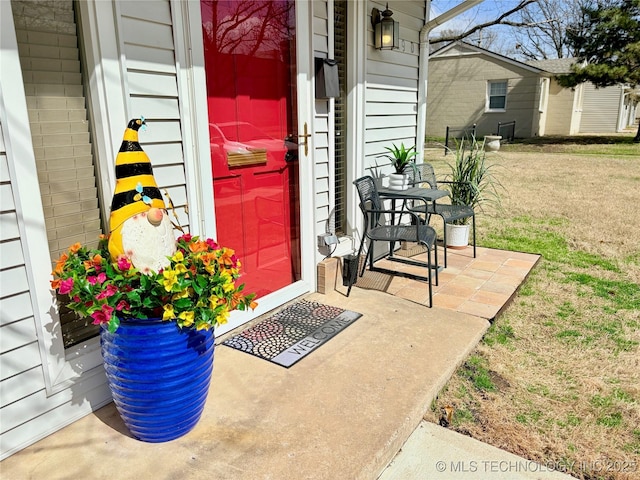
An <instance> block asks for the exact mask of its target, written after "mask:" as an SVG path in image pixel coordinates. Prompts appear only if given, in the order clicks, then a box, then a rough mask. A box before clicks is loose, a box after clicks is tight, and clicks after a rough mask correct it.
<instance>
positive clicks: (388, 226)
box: [347, 176, 438, 307]
mask: <svg viewBox="0 0 640 480" xmlns="http://www.w3.org/2000/svg"><path fill="white" fill-rule="evenodd" d="M353 183H354V185H355V186H356V189H357V190H358V195H359V197H360V210H361V211H362V214H363V215H364V231H363V234H362V241H361V242H360V248H359V249H358V255H357V258H358V259H360V258H361V257H362V251H363V249H364V244H365V242H366V241H367V240H368V244H369V245H368V248H367V259H366V260H365V261H364V262H362V268H361V270H360V272H359V276H360V277H362V276H363V275H364V272H365V270H366V267H367V261H368V263H369V270H371V271H375V272H382V273H387V274H390V275H399V276H405V277H409V278H413V279H418V280H426V281H427V283H428V284H429V307H432V306H433V288H432V281H431V280H432V273H431V272H432V271H434V272H435V280H436V285H437V284H438V251H437V248H436V231H435V230H434V229H433V227H431V226H429V225H426V224H425V223H424V222H421V221H420V219H419V218H418V215H417V214H416V213H414V212H411V211H409V210H407V209H399V210H397V209H396V210H394V209H386V208H385V207H384V205H383V200H384V197H382V196H381V195H379V194H378V190H377V188H376V185H375V182H374V180H373V177H371V176H364V177H361V178H359V179H357V180H355V181H354V182H353ZM407 200H411V201H414V202H416V203H417V202H420V201H421V202H423V203H425V202H424V200H423V199H421V198H420V197H407ZM402 203H403V204H404V203H405V202H402ZM425 208H426V207H425ZM405 215H407V216H409V217H411V224H406V223H404V224H403V223H402V217H403V216H405ZM375 242H385V243H387V244H389V254H388V255H387V257H386V258H388V259H389V260H393V261H396V262H401V263H406V264H409V265H418V266H424V267H426V269H427V275H426V276H422V275H414V274H409V273H405V272H401V271H397V270H390V269H385V268H381V267H376V266H374V263H375V262H376V261H377V260H378V259H375V260H374V254H373V246H374V244H375ZM395 242H398V243H399V242H415V243H418V244H421V245H424V246H425V247H426V248H427V260H426V262H422V261H419V260H415V259H410V258H404V257H397V256H394V255H393V248H394V243H395ZM432 251H433V259H434V264H433V265H432V263H431V252H432ZM356 283H357V279H356ZM352 286H353V283H351V282H350V284H349V288H348V290H347V296H349V294H350V293H351V287H352Z"/></svg>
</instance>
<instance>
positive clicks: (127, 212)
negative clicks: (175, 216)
mask: <svg viewBox="0 0 640 480" xmlns="http://www.w3.org/2000/svg"><path fill="white" fill-rule="evenodd" d="M144 124H145V123H144V119H133V120H131V121H130V122H129V125H128V126H127V129H126V130H125V132H124V137H123V139H122V145H121V146H120V151H119V152H118V155H117V156H116V188H115V191H114V192H113V200H112V201H111V217H110V220H109V227H110V230H111V231H112V232H113V231H114V230H116V229H117V228H118V227H120V226H121V225H122V224H123V223H124V221H125V220H127V219H128V218H131V217H132V216H134V215H137V214H139V213H142V212H146V211H148V210H149V209H150V208H151V207H156V208H165V205H164V200H163V199H162V194H161V193H160V189H159V188H158V185H157V184H156V181H155V178H154V177H153V169H152V168H151V161H150V160H149V157H148V156H147V154H146V153H145V152H144V151H143V150H142V147H141V146H140V144H139V143H138V129H139V128H140V127H141V126H142V125H144Z"/></svg>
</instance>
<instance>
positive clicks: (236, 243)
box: [0, 0, 477, 458]
mask: <svg viewBox="0 0 640 480" xmlns="http://www.w3.org/2000/svg"><path fill="white" fill-rule="evenodd" d="M461 3H462V4H463V5H462V8H456V9H455V12H454V11H453V10H451V11H449V12H445V14H443V15H441V16H440V17H438V19H437V20H438V21H439V22H440V23H441V22H442V21H444V20H445V19H446V17H447V16H448V18H452V17H453V16H455V15H456V14H458V13H461V12H462V11H464V9H465V8H470V7H471V6H473V4H477V1H475V0H468V1H464V2H461ZM385 4H386V2H383V1H357V2H353V1H346V0H314V1H313V2H309V1H302V0H299V1H294V0H281V1H277V2H276V1H271V0H251V1H249V0H247V1H243V2H217V1H216V0H202V1H201V2H197V1H189V2H185V1H178V0H155V1H146V0H145V1H142V0H140V1H136V0H130V1H105V0H87V1H81V2H74V1H72V0H57V1H55V2H51V1H50V0H42V1H37V0H36V1H33V0H29V1H26V0H11V1H8V0H7V1H0V36H1V37H0V38H1V45H0V48H1V50H2V55H1V56H0V73H1V77H0V78H1V82H2V85H1V88H0V199H1V202H2V203H1V205H0V226H1V229H0V261H1V263H0V303H1V305H2V307H1V315H0V347H1V350H0V373H1V378H0V400H1V406H2V408H1V410H0V415H1V422H0V423H1V429H2V431H1V437H0V447H1V451H0V458H4V457H6V456H8V455H11V454H12V453H14V452H16V451H18V450H20V449H22V448H24V447H25V446H27V445H29V444H31V443H33V442H35V441H37V440H38V439H40V438H42V437H44V436H46V435H48V434H50V433H53V432H54V431H56V430H58V429H60V428H62V427H63V426H65V425H67V424H69V423H71V422H73V421H74V420H76V419H78V418H80V417H82V416H84V415H86V414H88V413H90V412H91V411H93V410H95V409H97V408H99V407H101V406H102V405H105V404H106V403H108V402H110V401H111V397H110V394H109V391H108V389H107V387H106V384H105V378H104V372H103V368H102V362H101V358H100V351H99V342H98V339H97V337H96V334H97V330H96V328H95V327H94V326H92V325H90V324H89V325H87V322H86V321H83V320H78V319H75V318H73V317H69V316H68V315H67V314H63V313H61V312H60V311H59V308H58V303H57V302H56V299H55V298H54V296H53V295H52V292H51V290H50V285H49V281H50V278H51V277H50V272H51V269H52V263H53V262H55V259H56V258H57V257H58V256H59V255H60V253H61V252H63V251H64V250H65V249H67V248H68V246H70V245H71V244H73V243H75V242H82V243H90V242H95V241H96V239H97V236H98V235H99V234H100V233H101V232H106V231H107V230H108V225H107V223H108V218H109V206H110V202H111V195H112V192H113V186H114V184H115V172H114V161H115V157H116V154H117V152H118V149H119V147H120V144H121V142H122V135H123V132H124V130H125V127H126V125H127V123H128V120H129V119H130V118H136V117H139V116H144V117H145V118H146V121H147V124H148V128H147V130H146V131H141V132H140V143H141V145H142V147H143V148H144V150H145V151H146V152H147V154H148V155H149V157H150V159H151V161H152V164H153V168H154V175H155V179H156V182H157V184H158V185H159V187H160V189H161V191H162V192H163V194H165V195H167V194H168V197H170V199H171V201H172V203H173V205H174V206H175V214H176V215H177V221H178V223H180V224H181V226H182V228H184V229H185V230H188V231H190V232H191V233H193V234H199V235H203V236H208V237H214V238H216V239H217V240H218V241H219V242H220V243H221V244H224V245H226V246H229V247H231V248H234V249H235V250H236V252H237V254H238V255H239V256H240V258H241V260H242V263H243V270H244V272H245V276H244V277H243V281H245V283H246V285H247V291H256V292H258V293H259V299H258V301H259V304H260V305H259V307H258V308H257V309H256V311H255V312H234V314H236V315H234V316H232V318H231V319H230V322H229V324H228V325H225V329H220V330H219V331H218V333H219V334H220V333H224V332H225V331H228V330H230V329H232V328H235V327H238V326H239V325H241V324H243V323H245V322H247V321H249V320H251V319H252V318H255V317H256V316H258V315H262V314H264V313H266V312H268V311H270V310H272V309H274V308H276V307H278V306H280V305H283V304H284V303H286V302H288V301H290V300H291V299H293V298H296V297H298V296H300V295H303V294H305V293H307V292H311V291H314V290H315V289H316V270H317V265H318V263H319V262H321V261H322V260H323V259H324V258H325V257H326V256H327V255H328V254H329V253H333V254H334V255H336V256H337V255H344V254H347V253H351V252H353V250H354V247H356V246H357V245H358V243H359V239H360V237H359V233H358V232H359V231H360V229H361V225H362V218H361V216H360V214H359V213H358V212H359V210H358V206H357V204H358V201H357V195H356V192H355V189H354V188H353V186H352V181H353V180H354V179H356V178H358V177H359V176H361V175H363V174H365V173H368V172H370V171H371V167H372V166H374V165H378V164H380V163H381V161H380V159H379V157H380V155H382V154H384V153H386V150H385V147H387V146H390V145H391V143H393V142H395V143H400V142H404V143H405V144H406V145H414V144H417V145H418V150H419V151H420V153H422V148H423V146H422V144H423V139H424V135H425V124H426V104H425V101H426V100H425V99H426V61H427V59H428V54H427V52H426V51H425V49H424V48H421V46H424V45H426V38H427V35H428V31H429V28H430V27H431V26H435V24H436V23H437V22H435V20H432V21H429V22H427V19H428V18H429V15H428V12H429V8H430V2H429V1H428V0H427V1H425V0H404V1H397V2H394V1H392V2H389V7H390V8H391V9H392V10H393V19H394V20H396V21H398V22H399V25H400V34H399V41H400V44H399V48H396V49H394V50H377V49H375V47H374V39H373V28H372V25H371V17H372V8H374V7H375V8H377V9H380V10H384V9H385ZM240 6H244V7H246V6H251V7H252V10H253V15H252V16H250V17H247V18H244V19H242V20H241V21H238V22H236V23H235V24H234V25H233V27H230V24H229V23H226V24H224V26H223V22H224V21H225V20H228V19H229V18H232V17H233V15H234V14H235V13H238V12H237V11H231V10H232V9H234V8H239V7H240ZM315 58H320V59H335V60H336V61H337V67H336V68H337V75H338V79H339V92H338V93H337V95H336V96H335V97H331V98H323V97H325V96H326V95H323V94H320V95H319V96H318V98H316V96H315V92H316V88H315V87H316V85H315V83H316V75H315V60H314V59H315ZM332 68H333V67H332ZM333 71H335V70H333ZM327 75H329V76H331V75H333V73H331V71H326V72H325V78H326V76H327ZM328 86H329V87H332V86H335V82H333V83H331V85H328ZM322 90H323V89H322V88H320V89H318V91H319V92H320V91H322ZM330 90H331V88H330ZM379 170H380V171H382V172H389V171H391V168H390V166H389V165H386V166H382V167H381V168H380V169H379ZM165 200H167V201H168V200H169V198H165ZM325 232H331V233H335V234H337V236H338V238H339V244H338V245H336V246H332V248H334V247H335V248H336V250H335V251H334V252H332V251H331V249H328V248H324V247H323V248H319V247H318V240H317V238H318V236H319V235H321V234H323V233H325Z"/></svg>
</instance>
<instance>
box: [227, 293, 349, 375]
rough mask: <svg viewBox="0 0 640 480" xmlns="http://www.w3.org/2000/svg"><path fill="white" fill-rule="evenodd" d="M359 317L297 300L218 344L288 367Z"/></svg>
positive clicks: (327, 306) (342, 310)
mask: <svg viewBox="0 0 640 480" xmlns="http://www.w3.org/2000/svg"><path fill="white" fill-rule="evenodd" d="M361 316H362V314H361V313H356V312H352V311H351V310H345V309H343V308H338V307H332V306H329V305H324V304H322V303H318V302H309V301H307V300H301V301H299V302H296V303H293V304H291V305H289V306H288V307H285V308H284V309H282V310H281V311H279V312H278V313H276V314H274V315H272V316H271V317H269V318H266V319H264V320H262V321H261V322H260V323H258V324H256V325H254V326H253V327H250V328H247V329H246V330H244V331H242V332H241V333H239V334H238V335H235V336H233V337H231V338H228V339H227V340H225V341H224V342H222V344H223V345H226V346H228V347H231V348H235V349H236V350H241V351H243V352H247V353H250V354H251V355H255V356H256V357H260V358H264V359H265V360H269V361H270V362H273V363H277V364H278V365H282V366H283V367H287V368H289V367H290V366H291V365H293V364H294V363H296V362H297V361H298V360H300V359H301V358H304V357H305V356H306V355H308V354H309V353H311V352H313V351H314V350H315V349H317V348H318V347H319V346H320V345H322V344H323V343H325V342H326V341H328V340H329V339H331V338H332V337H334V336H336V335H337V334H338V333H340V332H341V331H342V330H344V329H345V328H346V327H348V326H349V325H351V324H352V323H353V322H355V321H356V320H357V319H358V318H360V317H361Z"/></svg>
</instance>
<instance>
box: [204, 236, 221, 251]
mask: <svg viewBox="0 0 640 480" xmlns="http://www.w3.org/2000/svg"><path fill="white" fill-rule="evenodd" d="M206 242H207V245H209V248H210V249H211V250H218V249H219V248H220V246H219V245H218V244H217V243H216V242H215V240H213V239H212V238H207V240H206Z"/></svg>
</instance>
